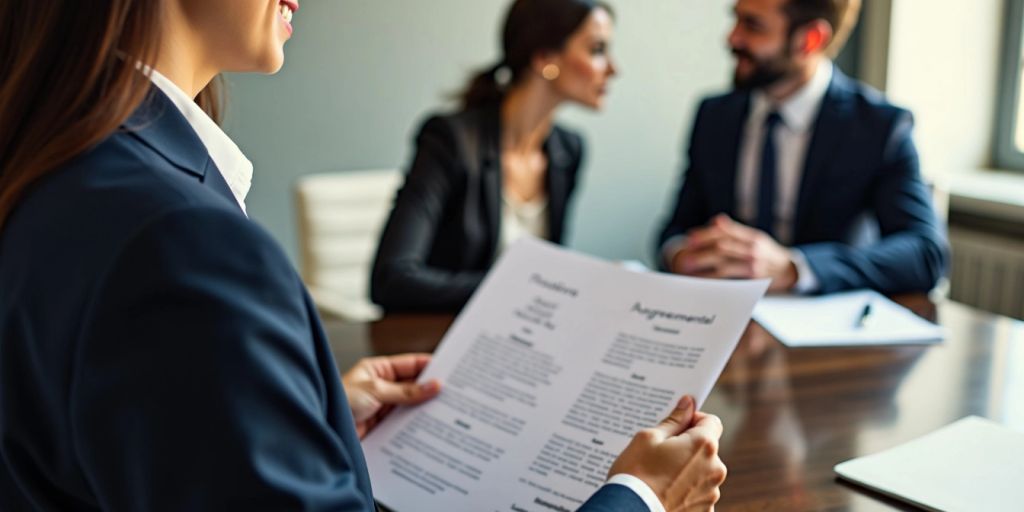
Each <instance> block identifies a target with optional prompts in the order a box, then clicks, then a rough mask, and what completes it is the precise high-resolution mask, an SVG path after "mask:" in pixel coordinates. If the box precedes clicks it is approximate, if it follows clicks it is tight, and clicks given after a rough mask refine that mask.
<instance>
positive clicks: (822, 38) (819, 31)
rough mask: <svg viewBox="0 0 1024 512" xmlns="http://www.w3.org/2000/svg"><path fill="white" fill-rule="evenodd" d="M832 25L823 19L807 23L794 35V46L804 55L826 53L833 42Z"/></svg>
mask: <svg viewBox="0 0 1024 512" xmlns="http://www.w3.org/2000/svg"><path fill="white" fill-rule="evenodd" d="M832 36H833V34H832V25H829V23H828V22H827V21H825V20H822V19H817V20H814V21H812V22H810V23H807V24H806V25H804V26H803V27H801V28H800V29H799V30H797V31H796V33H795V34H793V37H794V38H795V42H796V44H794V45H793V47H794V48H796V49H797V51H799V52H800V53H801V54H802V55H811V54H814V53H824V52H825V50H827V49H828V46H829V44H830V43H831V42H832Z"/></svg>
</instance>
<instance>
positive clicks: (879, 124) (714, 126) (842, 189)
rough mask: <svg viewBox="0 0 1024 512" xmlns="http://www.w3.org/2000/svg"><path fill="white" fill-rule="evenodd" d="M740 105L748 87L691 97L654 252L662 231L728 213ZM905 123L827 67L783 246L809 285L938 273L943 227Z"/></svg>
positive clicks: (942, 265) (884, 284)
mask: <svg viewBox="0 0 1024 512" xmlns="http://www.w3.org/2000/svg"><path fill="white" fill-rule="evenodd" d="M749 106H750V93H748V92H740V91H737V92H732V93H730V94H726V95H723V96H718V97H713V98H709V99H706V100H704V102H703V103H702V104H701V106H700V109H699V111H698V113H697V118H696V121H695V122H694V126H693V131H692V133H691V138H690V147H689V152H688V159H689V164H688V165H689V167H688V169H687V170H686V172H685V174H684V176H683V184H682V187H681V189H680V191H679V194H678V197H677V199H676V205H675V209H674V210H673V212H672V214H671V216H670V217H669V219H668V221H667V222H666V223H665V225H664V227H663V229H662V230H661V232H660V234H659V236H658V245H657V247H658V250H657V254H661V252H660V248H661V247H662V245H663V244H664V243H665V242H666V241H667V240H669V239H670V238H672V237H674V236H676V235H683V234H686V233H687V232H688V231H689V230H690V229H693V228H696V227H699V226H703V225H705V224H707V223H708V222H709V221H710V220H711V218H713V217H714V216H715V215H717V214H719V213H725V214H728V215H730V216H732V217H733V218H736V216H737V207H736V180H737V174H738V156H739V148H740V147H741V144H742V138H743V127H744V124H745V123H746V119H747V113H748V109H749ZM912 127H913V118H912V116H911V114H910V112H908V111H906V110H903V109H900V108H898V107H895V106H893V105H891V104H889V103H888V102H886V101H885V99H884V98H882V97H881V95H880V94H878V93H877V92H876V91H873V90H871V89H869V88H867V87H865V86H863V85H861V84H858V83H857V82H855V81H854V80H851V79H850V78H849V77H847V76H845V75H843V74H842V73H841V72H840V71H839V70H838V69H836V70H835V72H834V74H833V77H832V82H831V83H830V84H829V87H828V91H827V92H826V94H825V98H824V100H823V101H822V105H821V111H820V113H819V114H818V119H817V121H816V122H815V124H814V127H813V130H814V132H813V135H812V136H811V142H810V145H809V147H808V151H807V157H806V163H805V166H804V170H803V175H802V177H801V181H800V185H799V191H798V195H797V206H796V215H795V221H794V222H795V225H794V226H793V228H794V229H793V240H792V244H791V245H792V246H794V247H796V248H799V249H800V250H801V251H802V252H803V254H804V255H805V256H806V258H807V262H808V264H809V265H810V267H811V269H812V271H813V272H814V274H815V275H816V276H817V278H818V282H819V284H820V289H819V290H818V291H819V292H821V293H829V292H835V291H840V290H846V289H853V288H873V289H875V290H878V291H881V292H883V293H899V292H923V291H928V290H930V289H931V288H932V287H933V286H935V283H936V282H937V281H938V280H939V278H941V277H942V276H943V275H944V274H945V271H946V265H947V261H948V259H949V249H948V243H947V241H946V235H945V228H944V227H943V226H942V224H941V223H940V222H939V220H938V217H937V215H936V213H935V210H934V208H933V206H932V201H931V197H930V193H929V190H928V187H927V186H926V185H925V183H924V182H923V180H922V179H921V174H920V170H919V162H918V156H917V150H916V149H915V147H914V142H913V140H912V138H911V131H912ZM865 220H871V221H874V222H870V223H868V225H871V224H875V225H877V229H878V233H877V235H878V236H877V241H872V242H871V243H868V244H855V243H854V241H855V240H856V239H857V238H858V235H859V234H860V233H862V232H863V228H864V226H865V222H864V221H865ZM659 259H660V258H659ZM662 263H663V264H664V262H662Z"/></svg>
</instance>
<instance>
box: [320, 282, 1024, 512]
mask: <svg viewBox="0 0 1024 512" xmlns="http://www.w3.org/2000/svg"><path fill="white" fill-rule="evenodd" d="M895 299H896V301H897V302H900V303H902V304H904V305H906V306H908V307H910V308H911V309H912V310H914V311H915V312H916V313H918V314H919V315H921V316H924V317H926V318H929V319H931V320H933V321H937V322H938V323H939V324H941V325H942V326H944V327H945V328H946V330H947V334H948V336H947V338H946V340H945V342H943V343H942V344H938V345H931V346H889V347H873V348H864V347H860V348H795V349H793V348H787V347H785V346H784V345H782V344H781V343H779V342H778V340H776V339H774V338H773V337H772V336H771V335H770V334H768V333H767V332H766V331H764V330H763V329H761V328H760V326H758V325H757V324H755V323H753V322H751V324H750V326H749V327H748V329H747V332H746V333H745V334H744V335H743V338H742V339H741V340H740V343H739V345H738V347H737V349H736V352H735V353H734V354H733V356H732V358H731V359H730V360H729V363H728V364H727V366H726V368H725V371H724V372H723V373H722V376H721V378H719V380H718V382H717V384H716V385H715V388H714V390H713V391H712V392H711V395H710V397H709V398H708V400H707V402H706V403H705V404H704V407H703V410H705V411H707V412H710V413H714V414H717V415H718V416H720V417H721V418H722V421H723V423H724V424H725V434H724V435H723V437H722V442H721V449H720V453H721V457H722V460H724V461H725V463H726V465H727V466H728V467H729V477H728V480H727V481H726V483H725V485H724V486H723V487H722V500H721V502H720V503H719V505H718V507H717V510H719V511H732V510H739V511H767V510H780V511H783V510H784V511H791V510H792V511H796V510H850V511H864V510H894V509H895V510H914V508H913V507H909V506H905V505H903V504H901V503H900V502H897V501H894V500H890V499H888V498H885V497H883V496H881V495H878V494H874V493H871V492H869V491H866V490H863V489H861V488H859V487H856V486H853V485H850V484H847V483H845V482H843V481H840V480H837V479H836V477H835V474H834V473H833V471H832V467H833V466H834V465H835V464H837V463H839V462H842V461H844V460H847V459H850V458H853V457H857V456H860V455H866V454H870V453H874V452H877V451H880V450H883V449H886V448H889V447H892V446H895V445H897V444H900V443H903V442H905V441H909V440H911V439H914V438H916V437H919V436H921V435H923V434H926V433H928V432H930V431H932V430H935V429H937V428H939V427H942V426H943V425H946V424H948V423H951V422H953V421H955V420H957V419H959V418H961V417H964V416H967V415H972V414H973V415H978V416H983V417H986V418H990V419H993V420H995V421H998V422H1001V423H1003V424H1005V425H1008V426H1010V427H1013V428H1017V429H1024V323H1022V322H1018V321H1014V320H1010V319H1007V318H1003V317H999V316H996V315H991V314H988V313H983V312H981V311H978V310H975V309H972V308H970V307H967V306H964V305H962V304H958V303H955V302H949V301H945V302H942V303H940V304H938V305H935V304H933V303H931V302H929V301H928V300H927V299H926V298H924V297H920V296H908V297H896V298H895ZM452 320H453V317H452V316H451V315H393V316H388V317H386V318H384V319H383V320H380V321H378V322H374V323H370V324H351V323H343V322H340V321H331V320H327V321H325V327H326V329H327V334H328V337H329V338H330V341H331V346H332V349H333V351H334V355H335V359H336V360H337V362H338V366H339V368H342V369H345V368H348V367H350V366H351V365H352V364H353V363H354V362H355V361H356V360H357V359H359V358H360V357H363V356H367V355H379V354H396V353H402V352H430V351H432V350H433V349H434V347H435V346H436V345H437V343H438V341H440V339H441V337H442V335H443V334H444V332H445V330H446V329H447V328H448V326H449V325H450V324H451V322H452ZM949 463H950V464H956V463H957V461H955V460H951V461H949ZM1022 485H1024V482H1022Z"/></svg>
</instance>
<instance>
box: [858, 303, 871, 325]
mask: <svg viewBox="0 0 1024 512" xmlns="http://www.w3.org/2000/svg"><path fill="white" fill-rule="evenodd" d="M870 316H871V301H868V303H867V304H864V309H863V310H861V312H860V316H859V317H857V323H856V324H854V327H856V328H857V329H863V328H864V324H865V323H866V322H867V320H868V317H870Z"/></svg>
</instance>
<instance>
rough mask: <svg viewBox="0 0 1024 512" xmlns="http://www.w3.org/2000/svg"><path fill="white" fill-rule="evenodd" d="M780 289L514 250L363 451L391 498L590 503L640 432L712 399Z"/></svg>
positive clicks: (406, 505) (461, 505)
mask: <svg viewBox="0 0 1024 512" xmlns="http://www.w3.org/2000/svg"><path fill="white" fill-rule="evenodd" d="M767 287H768V282H767V281H766V280H762V281H717V280H715V281H713V280H703V279H693V278H686V277H679V276H670V275H665V274H654V273H637V272H633V271H630V270H627V269H624V268H622V267H620V266H618V265H615V264H612V263H608V262H604V261H600V260H597V259H594V258H590V257H587V256H583V255H580V254H576V253H572V252H570V251H566V250H563V249H559V248H557V247H555V246H553V245H551V244H547V243H545V242H540V241H536V240H522V241H520V242H518V243H517V244H515V245H513V246H512V247H511V248H510V249H509V250H508V251H507V252H506V253H505V255H504V256H503V257H502V259H501V260H500V261H499V262H498V264H497V265H496V266H495V268H494V269H493V270H492V271H491V273H490V274H489V275H488V277H487V278H486V279H485V280H484V282H483V284H482V285H481V287H480V289H479V290H478V291H477V293H476V294H475V295H474V296H473V299H472V300H470V302H469V304H468V305H467V306H466V308H465V309H464V310H463V312H462V314H460V315H459V317H458V319H456V321H455V323H454V324H453V326H452V328H451V329H450V330H449V331H448V333H447V335H446V336H445V338H444V340H442V342H441V345H440V346H439V347H438V350H437V351H436V353H435V355H434V358H433V361H432V362H431V364H430V366H428V367H427V368H426V370H424V372H423V374H422V376H421V380H426V379H435V378H436V379H440V380H441V381H442V382H443V383H444V385H443V388H442V391H441V395H440V396H439V397H437V398H436V399H434V400H433V401H431V402H428V403H426V404H424V405H421V406H418V407H414V408H404V409H400V410H398V411H396V412H395V413H394V414H393V415H392V416H391V417H389V418H388V419H387V420H386V421H385V422H384V423H383V424H381V425H380V426H378V427H377V428H376V430H374V431H373V432H372V433H371V434H370V435H369V436H368V437H367V439H366V440H365V442H364V445H363V448H364V451H365V453H366V457H367V462H368V464H369V467H370V476H371V479H372V480H373V482H374V491H375V493H374V494H375V496H376V498H377V499H378V500H379V501H380V502H381V503H383V504H385V505H387V506H389V507H391V508H393V509H394V510H396V511H398V512H406V511H413V510H486V511H490V510H526V511H549V510H575V509H576V508H577V507H579V505H580V504H582V503H583V501H585V500H586V499H587V497H588V496H590V495H591V494H592V493H593V492H594V491H595V490H597V488H598V487H600V486H601V485H602V484H603V482H604V480H605V478H606V477H607V474H608V470H609V467H610V466H611V464H612V462H613V461H615V459H616V457H617V456H618V454H619V453H620V452H621V451H622V450H623V448H625V447H626V445H627V444H629V442H630V440H631V439H632V437H633V435H634V434H635V433H636V432H637V431H639V430H640V429H643V428H646V427H650V426H653V425H655V424H657V423H658V422H659V421H660V420H661V419H662V418H663V417H664V416H665V415H666V414H667V413H668V412H669V411H671V410H672V409H673V405H674V404H675V403H676V402H677V401H678V400H679V399H680V397H681V396H683V395H684V394H690V395H693V396H694V397H696V400H697V406H698V407H699V405H700V404H701V403H703V401H704V399H705V398H706V397H707V395H708V394H709V393H710V391H711V388H712V386H713V385H714V383H715V380H717V378H718V375H719V373H721V371H722V368H723V367H724V366H725V362H726V360H727V359H728V358H729V356H730V354H731V353H732V351H733V349H734V348H735V346H736V342H737V340H738V339H739V337H740V335H741V334H742V332H743V330H744V328H745V327H746V325H747V323H748V322H749V319H750V314H751V312H752V311H753V309H754V304H755V303H756V302H757V300H758V299H759V298H760V297H761V296H762V295H763V294H764V292H765V290H766V289H767Z"/></svg>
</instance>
